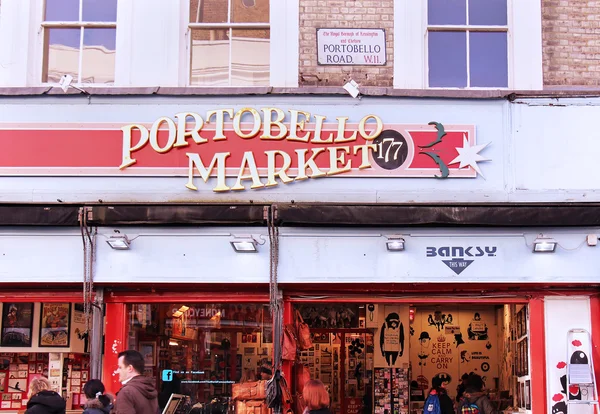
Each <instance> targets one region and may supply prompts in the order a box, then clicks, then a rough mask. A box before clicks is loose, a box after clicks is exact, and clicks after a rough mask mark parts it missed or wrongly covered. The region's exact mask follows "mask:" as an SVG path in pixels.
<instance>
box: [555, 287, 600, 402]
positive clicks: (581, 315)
mask: <svg viewBox="0 0 600 414" xmlns="http://www.w3.org/2000/svg"><path fill="white" fill-rule="evenodd" d="M544 304H545V329H546V338H547V340H546V369H547V371H546V381H547V385H546V387H547V388H546V395H547V396H548V412H564V411H560V408H561V407H562V408H564V404H565V403H566V398H567V395H566V393H565V391H566V390H564V389H563V387H562V384H561V377H562V376H564V375H566V374H567V365H566V363H567V362H569V360H570V358H571V355H572V352H573V351H574V350H575V349H577V350H581V351H584V352H585V353H586V354H587V356H588V357H590V356H591V352H590V350H591V343H590V341H589V340H588V339H587V336H586V335H580V334H576V335H575V336H574V337H573V338H572V340H580V342H581V345H580V346H577V347H574V346H572V345H571V344H569V345H568V343H567V331H568V330H569V329H576V328H581V329H585V330H587V331H588V332H591V319H590V318H591V313H590V300H589V298H558V297H546V298H544ZM567 347H568V348H567ZM596 363H597V362H596ZM583 399H585V397H584V398H583ZM555 406H556V407H555ZM593 412H594V408H593V406H592V407H586V406H575V405H571V406H570V407H569V414H579V413H585V414H588V413H593Z"/></svg>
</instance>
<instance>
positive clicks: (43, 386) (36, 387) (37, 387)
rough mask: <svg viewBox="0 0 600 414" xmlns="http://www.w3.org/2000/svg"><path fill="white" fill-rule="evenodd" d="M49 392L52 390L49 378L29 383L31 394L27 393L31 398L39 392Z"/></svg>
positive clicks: (37, 379)
mask: <svg viewBox="0 0 600 414" xmlns="http://www.w3.org/2000/svg"><path fill="white" fill-rule="evenodd" d="M48 390H50V381H48V378H45V377H40V378H35V379H33V380H31V382H30V383H29V392H28V393H27V398H31V397H32V396H34V395H36V394H37V393H39V392H42V391H48Z"/></svg>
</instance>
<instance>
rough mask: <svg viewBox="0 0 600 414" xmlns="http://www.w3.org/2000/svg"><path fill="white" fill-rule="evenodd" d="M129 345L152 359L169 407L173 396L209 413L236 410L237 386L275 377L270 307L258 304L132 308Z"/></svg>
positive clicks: (150, 368)
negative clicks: (234, 398) (185, 399)
mask: <svg viewBox="0 0 600 414" xmlns="http://www.w3.org/2000/svg"><path fill="white" fill-rule="evenodd" d="M128 315H129V344H128V347H129V349H136V350H138V351H139V352H141V353H142V355H144V357H145V359H146V369H145V372H144V374H145V375H146V376H149V377H152V378H154V380H155V381H156V387H157V390H158V391H159V403H160V405H161V408H164V406H165V405H166V403H167V402H168V399H169V397H170V396H171V394H182V395H185V396H186V398H187V399H188V402H187V403H188V404H189V405H191V406H193V405H197V404H200V405H202V406H203V407H204V408H205V409H206V410H207V411H205V412H219V413H221V412H223V413H225V412H228V411H230V412H231V411H233V410H234V409H235V408H234V407H235V402H234V401H232V388H233V385H234V384H238V383H241V382H254V381H258V380H260V379H268V378H270V374H269V372H271V373H272V366H273V361H272V355H273V330H272V321H271V317H270V313H269V308H268V306H266V305H261V304H255V303H244V304H219V303H164V304H133V305H129V306H128Z"/></svg>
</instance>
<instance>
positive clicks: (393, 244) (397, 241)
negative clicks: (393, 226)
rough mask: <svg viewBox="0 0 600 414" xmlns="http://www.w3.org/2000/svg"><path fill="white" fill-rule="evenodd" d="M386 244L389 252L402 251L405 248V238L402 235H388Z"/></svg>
mask: <svg viewBox="0 0 600 414" xmlns="http://www.w3.org/2000/svg"><path fill="white" fill-rule="evenodd" d="M386 246H387V249H388V251H389V252H401V251H403V250H404V239H403V238H402V237H400V236H388V239H387V242H386Z"/></svg>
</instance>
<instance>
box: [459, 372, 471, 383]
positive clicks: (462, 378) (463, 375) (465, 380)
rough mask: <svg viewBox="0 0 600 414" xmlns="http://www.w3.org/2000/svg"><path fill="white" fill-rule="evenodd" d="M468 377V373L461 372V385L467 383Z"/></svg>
mask: <svg viewBox="0 0 600 414" xmlns="http://www.w3.org/2000/svg"><path fill="white" fill-rule="evenodd" d="M468 379H469V374H462V377H460V380H461V381H462V383H463V385H467V380H468Z"/></svg>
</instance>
